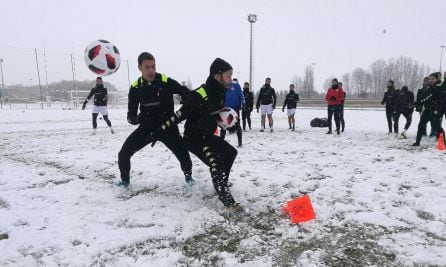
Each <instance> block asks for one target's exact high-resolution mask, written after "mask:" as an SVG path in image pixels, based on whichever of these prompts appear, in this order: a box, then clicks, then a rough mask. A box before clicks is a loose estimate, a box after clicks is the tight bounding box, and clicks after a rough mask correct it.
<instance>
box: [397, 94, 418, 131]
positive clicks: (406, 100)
mask: <svg viewBox="0 0 446 267" xmlns="http://www.w3.org/2000/svg"><path fill="white" fill-rule="evenodd" d="M414 106H415V104H414V95H413V93H412V92H411V91H409V88H408V87H407V86H403V87H401V90H397V91H396V94H395V115H394V120H395V128H396V130H395V131H396V132H398V123H399V119H400V116H401V114H403V116H404V118H406V125H404V130H403V132H402V133H401V136H402V137H403V138H404V139H407V134H406V132H407V130H408V129H409V127H410V124H411V123H412V113H413V109H414Z"/></svg>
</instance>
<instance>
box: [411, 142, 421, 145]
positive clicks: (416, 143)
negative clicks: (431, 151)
mask: <svg viewBox="0 0 446 267" xmlns="http://www.w3.org/2000/svg"><path fill="white" fill-rule="evenodd" d="M412 146H420V143H418V142H415V143H413V144H412Z"/></svg>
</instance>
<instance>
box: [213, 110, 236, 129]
mask: <svg viewBox="0 0 446 267" xmlns="http://www.w3.org/2000/svg"><path fill="white" fill-rule="evenodd" d="M238 120H239V118H238V114H237V112H236V111H235V110H233V109H232V108H228V107H226V108H223V109H221V110H220V112H219V113H218V115H217V124H218V126H220V127H221V128H222V129H224V130H226V129H228V128H231V127H234V126H235V124H236V123H237V122H238Z"/></svg>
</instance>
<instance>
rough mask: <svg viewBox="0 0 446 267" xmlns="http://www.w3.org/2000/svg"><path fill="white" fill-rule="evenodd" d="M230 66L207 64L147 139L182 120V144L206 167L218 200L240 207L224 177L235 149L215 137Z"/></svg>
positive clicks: (225, 64) (229, 77) (156, 136)
mask: <svg viewBox="0 0 446 267" xmlns="http://www.w3.org/2000/svg"><path fill="white" fill-rule="evenodd" d="M231 76H232V67H231V65H230V64H229V63H227V62H226V61H224V60H222V59H220V58H217V59H215V60H214V62H213V63H212V65H211V68H210V75H209V77H208V78H207V80H206V84H204V85H202V86H201V87H200V88H198V89H197V90H195V91H194V92H193V93H192V94H191V95H190V97H189V99H188V100H187V102H186V103H185V104H184V105H183V106H182V107H181V108H180V110H178V111H177V112H176V114H175V116H172V117H171V118H170V120H167V121H166V122H165V123H164V124H163V125H162V126H161V128H160V129H159V130H158V131H156V132H155V133H154V134H153V135H152V136H151V137H150V138H149V139H151V140H152V141H156V140H157V139H159V138H162V136H164V134H165V132H166V131H168V130H169V129H170V128H171V127H174V125H176V124H177V123H179V122H180V121H182V120H186V124H185V126H184V129H185V130H184V136H183V138H184V143H185V144H186V147H187V149H188V150H189V151H190V152H192V153H193V154H195V155H196V156H197V157H198V158H199V159H200V160H201V161H203V163H205V164H206V165H207V166H209V170H210V173H211V177H212V183H213V185H214V188H215V191H216V192H217V194H218V198H219V199H220V201H221V202H222V203H223V204H224V205H225V206H226V207H230V208H233V209H235V210H237V209H238V208H239V207H240V206H239V204H238V203H236V202H235V201H234V198H233V197H232V195H231V193H230V192H229V186H228V178H229V174H230V172H231V168H232V164H233V163H234V160H235V157H236V156H237V150H236V149H235V148H234V147H232V146H231V145H230V144H229V143H227V142H226V141H225V140H223V139H222V138H220V137H218V136H215V135H214V131H215V129H216V128H217V114H218V113H219V112H220V110H221V109H222V108H223V107H224V101H225V90H226V88H228V87H229V86H230V84H231V82H232V81H231Z"/></svg>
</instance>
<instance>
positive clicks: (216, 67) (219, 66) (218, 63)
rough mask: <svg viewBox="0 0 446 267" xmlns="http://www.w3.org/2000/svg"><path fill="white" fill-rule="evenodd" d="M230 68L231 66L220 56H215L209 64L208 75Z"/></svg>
mask: <svg viewBox="0 0 446 267" xmlns="http://www.w3.org/2000/svg"><path fill="white" fill-rule="evenodd" d="M228 70H232V66H231V65H230V64H229V63H228V62H226V61H224V60H223V59H221V58H216V59H215V60H214V62H212V64H211V68H210V75H214V74H219V73H223V72H226V71H228Z"/></svg>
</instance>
